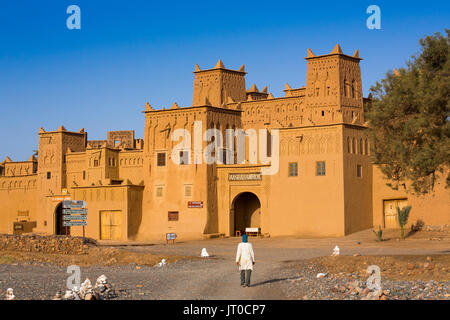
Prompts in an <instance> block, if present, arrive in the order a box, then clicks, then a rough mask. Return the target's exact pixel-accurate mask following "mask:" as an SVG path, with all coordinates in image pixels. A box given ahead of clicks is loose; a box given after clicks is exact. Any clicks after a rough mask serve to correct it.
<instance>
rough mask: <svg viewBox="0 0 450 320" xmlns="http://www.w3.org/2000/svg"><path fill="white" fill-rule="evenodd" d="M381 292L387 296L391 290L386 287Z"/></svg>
mask: <svg viewBox="0 0 450 320" xmlns="http://www.w3.org/2000/svg"><path fill="white" fill-rule="evenodd" d="M383 294H384V295H385V296H388V295H390V294H391V291H390V290H388V289H386V290H383Z"/></svg>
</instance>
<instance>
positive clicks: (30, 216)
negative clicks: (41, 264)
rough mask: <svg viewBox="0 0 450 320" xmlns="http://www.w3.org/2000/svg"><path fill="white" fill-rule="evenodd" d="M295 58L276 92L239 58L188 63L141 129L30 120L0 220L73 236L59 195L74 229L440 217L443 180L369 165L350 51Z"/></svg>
mask: <svg viewBox="0 0 450 320" xmlns="http://www.w3.org/2000/svg"><path fill="white" fill-rule="evenodd" d="M305 59H306V62H307V75H306V85H305V86H303V87H300V88H291V87H290V86H289V85H288V84H286V89H285V90H284V92H285V95H284V97H278V98H275V97H274V96H273V95H272V94H271V93H268V90H267V87H265V88H264V89H263V90H261V91H259V90H258V88H257V87H256V85H253V86H251V88H250V89H248V90H247V89H246V83H245V75H246V72H245V67H244V66H242V67H241V68H240V69H239V70H231V69H227V68H225V66H224V65H223V63H222V62H221V61H220V60H219V62H218V63H217V65H216V66H215V67H214V68H212V69H207V70H201V69H200V67H199V66H198V65H195V70H194V88H193V101H192V106H191V107H183V108H181V107H179V106H178V105H177V104H176V103H174V104H173V105H172V106H171V107H169V108H162V109H153V108H152V107H151V105H150V104H148V103H146V105H145V109H144V111H143V113H144V115H145V136H144V139H143V140H142V139H135V137H134V131H112V132H108V134H107V139H106V140H101V141H89V140H88V139H87V133H86V132H84V130H83V129H81V130H80V131H78V132H70V131H68V130H66V129H65V128H64V127H62V126H61V127H59V128H58V130H56V131H51V132H47V131H45V130H44V129H42V128H41V129H40V131H39V147H38V152H37V155H33V156H31V157H30V158H29V159H28V161H24V162H13V161H11V159H9V158H8V157H7V158H6V160H5V161H4V162H2V163H1V164H0V202H1V203H2V206H1V209H0V210H1V211H0V233H29V232H33V233H38V234H71V235H81V234H82V228H81V227H70V228H68V227H64V226H63V224H62V221H63V218H62V206H61V201H62V200H63V199H72V200H85V201H86V203H87V208H88V225H87V226H86V228H85V232H86V236H88V237H92V238H95V239H102V240H121V241H127V240H162V239H164V238H165V235H166V234H167V233H176V234H177V236H178V238H179V239H180V238H182V239H201V238H205V237H217V236H222V235H223V236H235V235H236V234H238V233H239V232H242V231H243V230H245V228H247V227H254V228H260V230H261V233H263V234H270V235H271V236H282V235H296V236H305V237H307V236H308V237H309V236H311V237H328V236H344V235H347V234H350V233H354V232H357V231H360V230H364V229H367V228H371V227H373V226H375V227H378V226H381V227H386V228H391V227H396V220H395V219H396V217H395V207H396V206H400V207H401V206H404V205H406V204H408V203H410V204H412V206H413V209H412V211H411V218H410V222H412V223H414V222H415V221H417V220H421V221H423V222H424V223H425V224H430V225H443V224H450V215H449V210H448V209H449V206H448V205H449V203H450V201H449V200H450V197H449V193H448V190H445V189H444V187H443V182H441V183H438V185H437V187H436V192H435V193H433V195H429V196H427V197H423V198H420V197H417V196H413V195H410V194H407V193H406V191H405V190H401V189H399V190H392V189H391V188H390V187H388V186H387V183H388V182H387V181H385V180H384V178H383V177H382V175H381V174H380V172H379V170H378V168H377V167H376V166H374V165H372V163H371V161H370V146H369V141H368V138H367V136H366V134H365V130H366V128H367V123H366V121H365V119H364V108H363V103H364V99H363V95H362V80H361V70H360V60H361V58H360V57H359V53H358V51H356V52H355V53H354V54H353V55H346V54H344V53H343V52H342V50H341V48H340V47H339V45H336V47H335V48H334V49H333V50H332V52H331V53H329V54H325V55H315V54H314V53H313V52H312V51H311V50H310V49H308V51H307V57H306V58H305ZM208 129H213V130H214V131H212V132H213V133H216V134H213V135H211V136H208V134H207V133H205V132H206V130H208ZM230 130H233V131H231V135H230V133H229V132H230ZM240 130H241V131H240ZM236 132H244V136H238V135H233V133H236ZM217 133H220V134H219V135H218V134H217ZM253 133H256V134H253ZM258 133H259V134H258ZM239 137H243V138H242V140H239V139H240V138H239ZM197 138H199V139H197ZM180 141H181V142H180ZM230 141H232V142H231V144H230ZM240 142H242V143H243V144H242V145H243V146H244V151H245V152H244V153H242V152H241V153H239V152H237V151H236V150H237V145H238V144H239V143H240ZM253 142H254V143H255V144H253ZM255 145H258V146H259V148H258V149H257V150H256V151H255V150H254V148H252V146H255ZM261 146H263V148H262V149H261ZM205 154H209V155H210V156H211V155H212V156H213V157H214V159H215V160H216V161H214V162H212V163H210V162H209V161H208V157H206V156H205ZM274 162H277V165H276V170H275V171H273V170H272V171H273V172H271V173H270V174H267V172H270V171H271V170H269V169H270V168H269V167H271V168H273V164H274ZM264 172H266V173H264ZM393 208H394V209H393Z"/></svg>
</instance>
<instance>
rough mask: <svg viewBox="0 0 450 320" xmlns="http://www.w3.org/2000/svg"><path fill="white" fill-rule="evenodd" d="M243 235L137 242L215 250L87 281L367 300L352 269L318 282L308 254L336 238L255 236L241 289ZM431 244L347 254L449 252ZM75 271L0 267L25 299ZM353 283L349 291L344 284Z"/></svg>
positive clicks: (185, 292)
mask: <svg viewBox="0 0 450 320" xmlns="http://www.w3.org/2000/svg"><path fill="white" fill-rule="evenodd" d="M238 242H239V241H238V240H237V239H220V240H217V241H213V240H210V241H203V242H201V241H199V242H189V243H180V244H176V245H173V246H171V245H169V246H165V245H155V246H146V247H130V248H127V249H126V250H132V251H145V252H150V253H158V254H178V255H195V256H199V255H200V252H201V249H202V248H203V247H206V248H207V250H208V252H209V253H210V254H211V255H212V256H211V257H210V258H205V259H198V260H181V261H178V262H175V263H172V264H168V265H166V266H163V267H150V266H136V265H134V264H130V265H127V266H114V267H111V266H109V267H104V266H103V267H102V266H93V267H82V268H81V272H82V274H81V281H84V279H85V278H89V279H90V280H91V281H92V282H95V280H96V278H97V277H98V276H100V275H102V274H105V275H106V276H107V277H108V279H109V281H110V283H111V284H112V285H113V286H114V288H115V289H116V290H117V292H118V294H119V299H137V300H139V299H146V300H147V299H190V300H191V299H192V300H195V299H219V300H220V299H236V300H253V299H271V300H274V299H294V300H296V299H360V298H361V295H359V294H352V290H350V289H349V288H348V286H347V285H348V283H349V282H352V281H353V282H354V281H355V280H357V281H359V285H360V286H361V288H363V287H364V283H365V281H366V279H363V278H359V277H356V276H355V275H351V274H343V275H341V276H340V277H339V276H336V277H332V276H327V277H325V278H323V279H317V278H316V274H317V273H318V272H324V270H315V269H314V267H311V266H308V265H307V264H306V262H304V259H308V258H312V257H319V256H328V255H330V253H331V251H332V248H333V247H334V243H332V244H329V243H328V244H326V245H317V246H316V247H311V248H282V247H279V246H278V245H277V243H272V245H271V244H270V243H268V242H267V241H266V242H265V241H264V240H255V241H253V244H254V250H255V255H256V260H257V262H256V265H255V270H254V272H253V274H252V287H250V288H241V287H240V285H239V271H238V268H237V266H236V265H235V264H234V255H235V248H236V245H237V243H238ZM443 252H444V251H443V250H442V249H441V248H439V247H437V249H435V250H430V249H426V248H421V247H419V248H409V249H404V248H383V249H382V250H380V248H372V247H370V246H368V247H365V246H361V245H355V244H352V245H348V246H346V247H345V246H344V247H341V254H344V255H353V254H354V253H360V254H362V255H377V254H384V255H390V254H433V253H436V254H438V253H439V254H442V253H443ZM68 276H69V275H68V274H67V273H66V268H65V267H57V266H52V265H44V264H39V265H30V264H26V263H20V264H16V265H0V292H1V293H2V296H0V299H3V295H4V292H5V291H6V289H7V288H9V287H11V288H13V289H14V294H15V296H16V298H17V299H51V298H52V297H53V296H54V295H55V293H56V292H57V291H61V292H63V293H64V292H65V290H66V279H67V277H68ZM449 285H450V284H449V282H444V283H433V282H423V283H421V282H419V281H412V282H408V281H386V282H383V284H382V286H383V290H386V289H388V290H390V294H389V298H390V299H391V298H392V299H395V298H396V299H435V298H438V299H450V298H449V296H448V294H449V288H450V287H449ZM344 287H345V288H346V289H345V290H344V289H343V288H344Z"/></svg>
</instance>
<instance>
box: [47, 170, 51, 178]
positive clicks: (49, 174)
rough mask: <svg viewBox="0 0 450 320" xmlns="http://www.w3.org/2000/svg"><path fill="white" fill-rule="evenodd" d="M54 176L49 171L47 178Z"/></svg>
mask: <svg viewBox="0 0 450 320" xmlns="http://www.w3.org/2000/svg"><path fill="white" fill-rule="evenodd" d="M51 178H52V173H51V172H50V171H48V172H47V179H51Z"/></svg>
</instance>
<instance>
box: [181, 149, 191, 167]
mask: <svg viewBox="0 0 450 320" xmlns="http://www.w3.org/2000/svg"><path fill="white" fill-rule="evenodd" d="M180 164H182V165H184V164H189V151H180Z"/></svg>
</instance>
